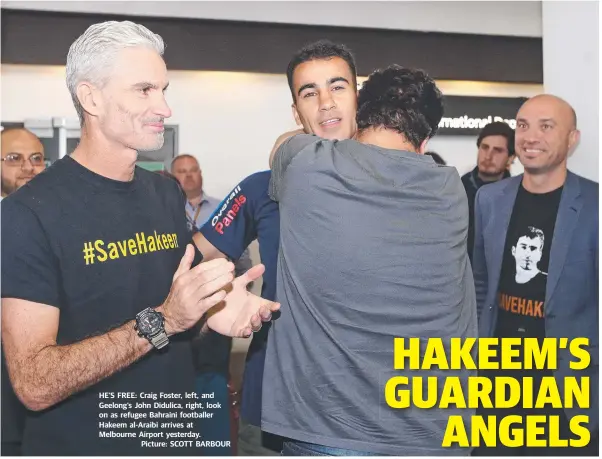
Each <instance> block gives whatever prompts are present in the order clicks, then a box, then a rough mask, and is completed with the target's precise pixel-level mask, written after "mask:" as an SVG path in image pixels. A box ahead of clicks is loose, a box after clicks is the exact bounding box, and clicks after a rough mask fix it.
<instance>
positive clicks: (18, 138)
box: [2, 128, 46, 198]
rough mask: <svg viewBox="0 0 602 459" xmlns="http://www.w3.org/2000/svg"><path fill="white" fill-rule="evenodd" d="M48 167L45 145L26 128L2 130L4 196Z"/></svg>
mask: <svg viewBox="0 0 602 459" xmlns="http://www.w3.org/2000/svg"><path fill="white" fill-rule="evenodd" d="M45 168H46V164H45V162H44V146H43V145H42V142H40V139H38V138H37V137H36V136H35V135H34V134H32V133H31V132H30V131H28V130H27V129H24V128H16V129H6V130H4V131H2V198H5V197H6V196H8V195H9V194H11V193H12V192H13V191H16V190H17V189H19V188H21V187H22V186H23V185H25V184H26V183H27V182H29V181H30V180H31V179H32V178H34V177H35V176H36V175H38V174H39V173H40V172H42V171H43V170H44V169H45Z"/></svg>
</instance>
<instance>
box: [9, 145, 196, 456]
mask: <svg viewBox="0 0 602 459" xmlns="http://www.w3.org/2000/svg"><path fill="white" fill-rule="evenodd" d="M184 204H185V201H184V196H183V195H182V193H181V191H180V190H179V189H178V186H177V185H176V183H174V182H173V181H172V180H169V179H168V178H165V177H162V176H160V175H159V174H155V173H152V172H148V171H145V170H143V169H140V168H136V171H135V177H134V179H133V180H132V181H130V182H120V181H115V180H111V179H108V178H105V177H102V176H100V175H97V174H95V173H93V172H91V171H90V170H88V169H86V168H84V167H83V166H81V165H80V164H79V163H77V162H76V161H75V160H73V159H72V158H71V157H65V158H63V159H61V160H59V161H57V162H56V163H55V164H54V165H53V166H52V167H50V168H49V169H47V170H46V171H45V172H43V173H42V174H40V175H38V176H37V177H36V178H35V179H33V180H32V181H31V182H29V183H28V184H27V185H25V186H23V187H22V188H20V189H19V190H18V191H16V192H15V193H13V194H12V195H11V196H9V197H8V198H6V199H4V200H3V201H2V205H1V209H2V297H3V298H6V297H8V298H21V299H25V300H28V301H33V302H38V303H44V304H47V305H50V306H52V307H56V308H58V309H59V310H60V321H59V331H58V336H57V343H58V344H59V345H69V344H72V343H75V342H78V341H81V340H83V339H85V338H87V337H90V336H92V335H97V334H102V333H103V332H106V331H108V330H110V329H112V328H115V327H117V326H120V325H122V324H124V323H125V322H127V321H129V320H132V319H134V317H135V315H136V314H137V313H138V312H140V311H141V310H143V309H145V308H147V307H156V306H158V305H160V304H161V303H163V301H164V300H165V298H166V297H167V295H168V293H169V290H170V287H171V283H172V279H173V274H174V272H175V271H176V269H177V267H178V264H179V262H180V259H181V257H182V255H183V253H184V250H185V248H186V244H187V243H188V242H190V233H188V230H187V228H186V218H185V215H184ZM193 390H194V371H193V366H192V356H191V352H190V334H189V333H183V334H179V335H176V336H172V337H171V338H170V344H169V345H168V346H167V348H165V349H163V350H161V351H157V350H152V351H150V352H149V353H148V354H146V355H145V356H144V357H143V358H141V359H140V360H139V361H138V362H136V363H134V364H133V365H131V366H129V367H127V368H125V369H123V370H121V371H120V372H118V373H116V374H114V375H113V376H111V377H109V378H107V379H105V380H103V381H101V382H99V383H98V384H95V385H94V386H92V387H90V388H88V389H86V390H83V391H81V392H79V393H77V394H74V395H72V396H71V397H69V398H68V399H66V400H65V401H63V402H61V403H59V404H57V405H55V406H53V407H51V408H49V409H47V410H44V411H41V412H35V413H34V412H30V413H29V416H28V419H27V422H26V426H25V432H24V438H23V454H25V455H86V456H87V455H140V454H142V455H156V454H163V455H165V454H170V455H178V454H196V451H197V450H195V449H193V450H190V449H187V448H169V444H170V440H169V439H166V435H165V434H166V433H167V432H185V431H195V432H196V429H193V428H168V427H164V428H161V423H162V422H166V421H171V422H174V423H179V422H183V423H184V425H185V426H186V424H187V422H191V421H195V419H194V418H190V419H180V418H167V419H165V418H157V419H149V416H150V414H149V412H154V413H157V412H163V413H165V412H174V413H179V412H181V411H189V410H187V409H186V408H185V406H184V405H185V403H186V402H187V400H185V399H184V392H191V391H193ZM120 392H121V393H123V392H133V393H134V394H135V395H136V396H137V397H138V398H136V399H128V398H121V397H119V394H118V393H120ZM142 392H146V393H154V394H156V395H157V400H153V399H141V398H140V393H142ZM160 392H163V393H175V394H178V395H180V396H181V397H182V399H180V400H174V399H162V398H159V397H160V394H159V393H160ZM106 393H112V394H113V397H114V398H110V397H109V398H101V394H106ZM140 402H149V403H150V406H151V408H150V409H144V408H140V409H136V408H135V406H136V404H137V403H140ZM101 403H103V404H108V406H105V405H103V406H101V405H100V404H101ZM155 403H167V404H169V403H181V405H182V409H179V408H176V407H173V406H172V405H167V406H171V407H170V408H165V405H162V406H163V407H156V406H155ZM128 404H130V405H131V406H130V405H128ZM143 412H146V413H147V415H146V418H138V419H134V417H129V416H130V415H131V413H143ZM104 413H107V416H108V417H106V418H103V417H101V416H104ZM113 413H114V414H113ZM128 413H129V414H128ZM152 421H159V426H158V427H157V428H154V427H152V425H151V427H148V426H147V427H141V426H140V424H138V423H140V422H145V423H149V422H152ZM132 422H136V425H135V426H132V424H131V423H132ZM103 423H104V424H103ZM109 423H114V424H120V425H119V426H112V425H111V424H109ZM143 431H146V432H161V431H162V432H163V435H162V437H155V438H147V437H143V438H140V436H139V433H140V432H143ZM103 432H104V433H105V434H107V435H108V436H103ZM109 432H113V433H114V434H118V435H120V436H114V435H111V434H110V433H109ZM126 432H129V433H136V438H131V437H124V436H122V435H121V434H124V433H126ZM150 440H152V441H157V442H166V444H167V446H168V447H167V448H162V447H148V446H147V447H143V446H141V445H142V441H150ZM174 440H190V438H174ZM193 444H194V442H193Z"/></svg>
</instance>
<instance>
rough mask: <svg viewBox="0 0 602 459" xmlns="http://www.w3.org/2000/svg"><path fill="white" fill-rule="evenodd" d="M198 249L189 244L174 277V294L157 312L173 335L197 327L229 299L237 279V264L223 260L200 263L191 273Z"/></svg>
mask: <svg viewBox="0 0 602 459" xmlns="http://www.w3.org/2000/svg"><path fill="white" fill-rule="evenodd" d="M193 260H194V248H193V247H192V245H190V244H188V246H186V252H185V253H184V256H183V257H182V260H181V261H180V266H178V269H177V270H176V272H175V274H174V276H173V283H172V285H171V290H170V291H169V295H168V296H167V299H166V300H165V302H164V303H163V304H162V305H161V306H159V307H158V308H157V311H159V312H162V313H163V315H164V317H165V331H166V333H167V335H173V334H175V333H180V332H183V331H185V330H188V329H189V328H191V327H192V326H193V325H195V324H196V323H197V322H198V321H199V319H200V318H201V317H202V316H203V314H205V312H207V310H208V309H209V308H211V307H212V306H215V305H216V304H218V303H219V302H220V301H222V300H223V299H224V298H225V297H226V291H225V290H224V288H228V287H229V285H230V283H231V282H232V280H233V279H234V273H233V272H234V264H232V263H231V262H229V261H227V260H225V259H223V258H220V259H216V260H211V261H207V262H203V263H199V264H198V265H197V266H195V267H194V268H192V269H190V266H191V265H192V261H193Z"/></svg>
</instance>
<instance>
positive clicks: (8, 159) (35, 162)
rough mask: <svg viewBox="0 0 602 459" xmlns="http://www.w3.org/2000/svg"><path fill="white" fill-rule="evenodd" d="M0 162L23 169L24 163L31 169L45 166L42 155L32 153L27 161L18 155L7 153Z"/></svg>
mask: <svg viewBox="0 0 602 459" xmlns="http://www.w3.org/2000/svg"><path fill="white" fill-rule="evenodd" d="M1 161H3V162H4V164H6V165H7V166H10V167H23V164H24V163H25V161H29V162H30V163H31V165H32V166H33V167H41V166H44V165H45V164H46V163H45V161H44V155H43V154H42V153H34V154H33V155H30V156H29V157H28V158H27V159H26V158H25V157H24V156H23V155H22V154H20V153H9V154H8V155H6V156H5V157H4V158H2V159H1Z"/></svg>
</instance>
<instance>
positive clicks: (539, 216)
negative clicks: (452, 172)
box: [473, 94, 599, 456]
mask: <svg viewBox="0 0 602 459" xmlns="http://www.w3.org/2000/svg"><path fill="white" fill-rule="evenodd" d="M515 135H516V153H517V155H518V158H519V159H520V161H521V163H522V164H523V166H524V168H525V172H524V174H522V175H520V176H517V177H513V178H510V179H507V180H503V181H501V182H498V183H494V184H491V185H489V186H486V187H483V188H481V189H480V190H479V191H478V193H477V196H476V204H475V244H474V257H473V271H474V278H475V288H476V294H477V308H478V313H479V336H480V337H481V338H483V337H498V338H510V337H514V338H537V339H539V340H540V341H541V340H543V338H568V340H569V342H570V340H572V339H574V338H578V337H585V338H587V339H589V346H588V350H589V353H590V356H591V362H590V365H589V366H588V367H587V368H586V369H584V370H582V371H578V370H573V369H571V368H570V365H569V363H570V361H571V360H575V359H574V358H573V357H572V356H571V354H570V353H569V350H568V346H567V347H566V348H560V349H559V350H558V369H556V370H520V373H517V371H518V370H514V371H511V372H509V371H503V370H499V371H497V370H496V371H495V372H493V371H488V372H487V373H488V375H489V376H490V377H496V376H511V377H516V378H521V377H533V379H534V393H535V394H537V391H538V387H539V384H541V381H542V378H543V377H544V376H553V377H554V378H555V380H556V383H557V385H558V387H559V390H560V393H561V394H562V393H563V387H564V379H565V378H566V377H569V376H574V377H577V378H579V377H589V378H590V391H591V395H590V407H589V408H578V407H572V408H569V407H565V408H564V409H561V408H560V409H552V408H542V409H533V410H527V409H522V408H520V407H519V406H518V405H517V407H515V408H509V409H497V410H493V411H492V410H483V413H482V414H494V415H497V416H498V422H499V419H500V417H502V416H508V415H519V416H527V415H536V414H538V415H544V416H558V417H559V420H560V438H561V439H568V438H575V436H574V435H572V434H571V431H570V428H569V421H570V419H571V418H573V417H574V416H576V415H586V416H589V423H588V424H587V429H588V430H589V432H590V435H591V440H590V442H589V445H588V446H587V447H583V448H575V447H570V445H569V447H568V448H554V447H550V446H547V447H542V448H522V449H521V448H508V447H505V446H504V445H501V444H500V443H499V439H498V446H497V447H496V448H480V449H478V450H477V451H475V455H493V456H499V455H515V456H516V455H518V456H520V455H558V454H563V455H571V456H572V455H581V454H586V455H598V384H599V382H598V307H599V300H598V184H597V183H595V182H592V181H590V180H587V179H585V178H583V177H580V176H578V175H576V174H573V173H572V172H570V171H569V170H568V169H567V159H568V156H569V153H570V152H571V150H572V149H573V148H574V146H575V145H576V144H577V142H578V140H579V135H580V133H579V131H578V130H577V119H576V115H575V112H574V110H573V108H572V107H571V106H570V105H569V104H568V103H566V102H565V101H564V100H562V99H560V98H558V97H555V96H552V95H547V94H545V95H539V96H536V97H533V98H531V99H529V100H528V101H527V102H525V104H524V105H523V106H522V107H521V108H520V110H519V112H518V114H517V123H516V133H515ZM521 351H522V349H521ZM521 353H522V352H521ZM519 405H520V403H519ZM548 438H549V436H548Z"/></svg>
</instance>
